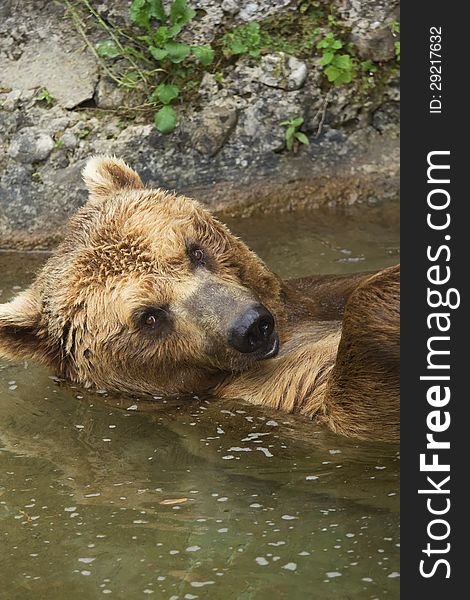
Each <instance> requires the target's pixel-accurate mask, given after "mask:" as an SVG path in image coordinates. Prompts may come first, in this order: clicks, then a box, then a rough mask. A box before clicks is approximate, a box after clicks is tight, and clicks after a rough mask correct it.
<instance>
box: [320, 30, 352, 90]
mask: <svg viewBox="0 0 470 600" xmlns="http://www.w3.org/2000/svg"><path fill="white" fill-rule="evenodd" d="M317 48H318V49H319V50H322V51H323V52H322V57H321V59H320V64H321V65H323V67H324V71H325V75H326V76H327V78H328V81H329V82H330V83H333V84H334V85H342V84H343V83H350V82H351V81H352V79H353V77H354V73H355V67H354V62H353V59H352V57H351V56H350V55H349V54H339V52H338V50H341V48H343V42H342V41H341V40H338V39H336V38H335V36H334V34H333V33H331V32H330V33H327V34H326V36H325V37H324V38H323V39H322V40H320V41H319V42H318V44H317Z"/></svg>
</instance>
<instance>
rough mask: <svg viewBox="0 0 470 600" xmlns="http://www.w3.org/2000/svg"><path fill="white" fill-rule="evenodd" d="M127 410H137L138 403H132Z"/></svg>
mask: <svg viewBox="0 0 470 600" xmlns="http://www.w3.org/2000/svg"><path fill="white" fill-rule="evenodd" d="M126 410H137V404H132V405H131V406H128V407H127V408H126Z"/></svg>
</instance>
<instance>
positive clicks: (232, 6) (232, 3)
mask: <svg viewBox="0 0 470 600" xmlns="http://www.w3.org/2000/svg"><path fill="white" fill-rule="evenodd" d="M221 6H222V10H223V11H224V12H226V13H228V14H229V15H236V14H237V13H238V12H240V2H239V1H237V0H223V2H222V4H221Z"/></svg>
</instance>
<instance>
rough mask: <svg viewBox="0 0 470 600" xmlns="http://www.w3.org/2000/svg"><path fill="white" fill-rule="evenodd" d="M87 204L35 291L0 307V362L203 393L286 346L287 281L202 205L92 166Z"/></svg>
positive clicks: (131, 388)
mask: <svg viewBox="0 0 470 600" xmlns="http://www.w3.org/2000/svg"><path fill="white" fill-rule="evenodd" d="M83 175H84V180H85V183H86V185H87V188H88V190H89V199H88V202H87V203H86V204H85V206H84V207H83V208H81V209H80V210H79V211H78V212H77V213H76V214H75V215H74V216H73V217H72V218H71V220H70V221H69V223H68V226H67V228H66V231H65V235H64V239H63V242H62V243H61V244H60V246H59V247H58V249H57V250H56V252H55V254H54V255H53V256H52V257H51V258H50V259H49V260H48V262H47V263H46V265H45V266H44V268H43V269H42V271H41V272H40V273H39V275H38V277H37V279H36V280H35V282H34V283H33V284H32V286H31V287H30V288H29V289H27V290H26V291H24V292H22V293H20V294H19V295H18V296H17V297H16V298H14V299H13V300H12V301H11V302H9V303H7V304H3V305H0V356H3V357H7V358H13V359H15V358H16V359H30V358H31V359H36V360H39V361H40V362H42V363H44V364H46V365H48V366H50V367H52V368H53V369H54V370H55V371H56V372H57V373H58V374H59V375H61V376H64V377H67V378H69V379H72V380H73V381H76V382H78V383H81V384H82V385H85V386H87V387H91V386H94V387H98V388H106V389H113V390H120V391H127V392H136V393H139V392H144V393H150V394H166V395H168V394H181V393H197V392H201V391H204V390H207V389H210V388H211V387H213V386H214V385H216V384H217V383H219V382H220V381H221V379H223V377H224V376H226V375H227V374H229V373H233V372H239V371H243V370H246V369H249V368H250V366H252V365H253V364H254V362H255V361H259V360H263V359H266V358H270V357H272V356H274V355H275V354H276V353H277V350H278V348H279V331H280V330H282V327H283V322H284V315H283V312H282V303H281V281H280V279H279V278H278V277H277V276H276V275H275V274H273V273H272V272H271V271H270V270H269V269H268V268H267V267H266V265H265V264H264V263H263V262H262V261H261V260H260V259H259V258H258V256H257V255H256V254H254V253H253V252H252V251H251V250H250V249H249V248H248V247H247V246H246V245H245V244H244V243H243V242H241V241H240V240H239V239H237V238H236V237H235V236H234V235H232V234H231V233H230V231H229V230H228V229H227V227H226V226H225V225H223V224H222V223H221V222H219V221H218V220H217V219H216V218H215V217H214V216H212V215H211V214H210V213H209V212H208V211H207V210H206V209H205V208H204V207H203V206H202V205H201V204H199V203H198V202H196V201H194V200H191V199H189V198H186V197H184V196H181V195H175V194H171V193H168V192H165V191H162V190H159V189H147V188H146V187H145V186H144V184H143V183H142V181H141V179H140V177H139V176H138V175H137V173H135V172H134V171H133V170H132V169H130V168H129V167H128V166H127V165H126V164H125V163H124V162H123V161H122V160H119V159H116V158H111V157H94V158H92V159H91V160H89V161H88V163H87V165H86V167H85V169H84V173H83Z"/></svg>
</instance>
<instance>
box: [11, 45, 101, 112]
mask: <svg viewBox="0 0 470 600" xmlns="http://www.w3.org/2000/svg"><path fill="white" fill-rule="evenodd" d="M71 42H73V41H72V40H69V41H68V43H67V47H68V48H70V51H69V52H67V51H66V50H65V49H64V46H58V45H57V44H53V43H51V42H50V41H40V42H37V41H36V39H32V40H31V41H30V43H29V45H28V46H27V47H26V49H25V51H24V52H23V54H22V55H21V58H20V59H19V60H16V61H13V60H5V61H3V64H2V69H1V70H0V87H9V88H16V89H21V90H31V89H33V88H37V89H41V88H44V89H46V90H47V91H48V92H49V94H50V95H51V96H52V97H53V98H54V99H55V100H56V101H57V102H58V103H59V105H60V106H63V107H64V108H74V107H75V106H77V105H78V104H80V103H82V102H84V101H85V100H89V99H90V98H92V97H93V94H94V91H95V85H96V82H97V80H98V67H97V64H96V61H95V58H94V56H93V55H92V54H91V53H90V51H89V50H82V51H80V52H78V51H77V49H76V47H74V46H73V43H71Z"/></svg>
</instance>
